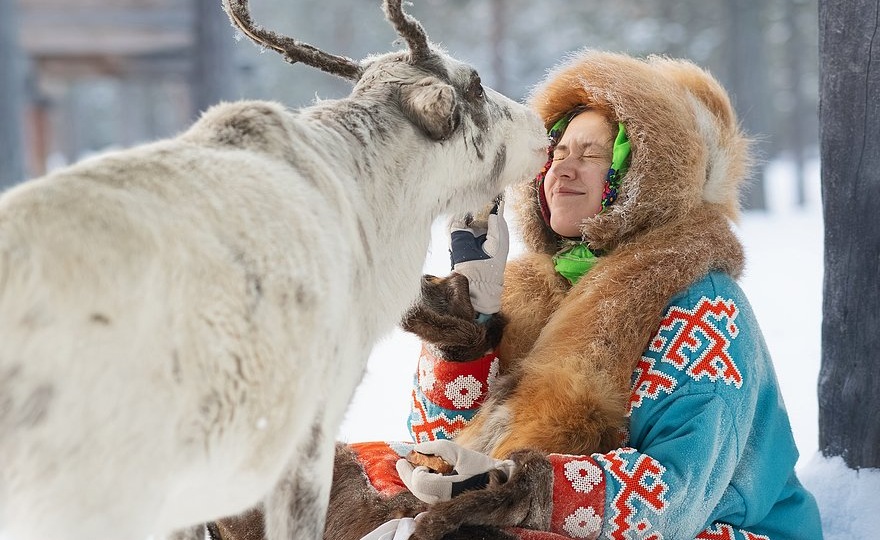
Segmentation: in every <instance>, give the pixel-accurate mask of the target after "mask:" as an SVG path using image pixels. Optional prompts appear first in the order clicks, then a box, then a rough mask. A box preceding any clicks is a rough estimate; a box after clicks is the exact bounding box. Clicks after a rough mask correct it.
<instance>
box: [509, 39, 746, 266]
mask: <svg viewBox="0 0 880 540" xmlns="http://www.w3.org/2000/svg"><path fill="white" fill-rule="evenodd" d="M529 101H530V105H531V106H532V108H533V109H534V110H536V111H537V112H538V114H539V116H541V118H542V119H543V121H544V124H545V126H546V127H547V128H548V129H549V128H550V126H552V125H553V123H554V122H556V120H558V119H559V118H560V117H561V116H562V115H563V114H565V113H566V112H568V111H570V110H571V109H573V108H574V107H576V106H578V105H587V106H589V107H591V108H594V109H597V110H599V111H600V112H603V113H604V114H606V115H607V116H609V117H610V118H612V119H614V120H616V121H619V122H622V123H623V124H624V125H625V126H626V129H627V134H628V135H629V139H630V143H631V145H632V152H631V158H630V159H631V162H630V167H629V171H628V172H627V173H626V175H625V176H624V178H623V181H622V184H621V188H620V195H619V198H618V199H617V201H616V202H615V203H614V204H613V205H611V206H610V207H609V208H608V209H607V210H606V211H605V212H603V213H602V214H600V215H598V216H596V217H595V218H592V219H589V220H587V221H585V223H584V224H583V226H582V229H581V231H582V233H583V235H584V238H585V239H586V240H587V241H588V242H589V244H590V247H591V248H592V249H594V250H596V249H598V250H604V251H606V252H607V251H609V250H613V249H614V248H615V247H616V246H618V245H620V244H621V243H625V242H627V241H628V240H630V239H632V238H633V237H636V236H638V235H639V234H641V233H643V232H644V231H646V230H650V229H652V228H655V227H657V226H659V225H663V224H668V223H670V222H674V221H675V220H677V219H679V217H681V216H683V215H687V214H690V213H692V212H693V211H694V210H695V209H696V208H698V207H704V208H706V209H711V212H713V213H718V214H720V215H723V216H725V217H727V218H729V219H732V220H733V219H736V217H737V214H738V211H739V189H740V185H741V184H742V182H743V180H744V178H745V177H746V175H747V174H748V168H749V165H750V162H749V159H748V150H749V143H748V140H747V139H746V137H745V136H744V134H743V132H742V131H741V130H740V127H739V125H738V123H737V121H736V117H735V114H734V111H733V108H732V107H731V104H730V101H729V99H728V97H727V94H726V92H725V91H724V89H723V88H722V87H721V86H720V85H719V84H718V82H717V81H716V80H715V79H714V78H713V77H712V76H711V75H709V74H708V73H707V72H705V71H704V70H702V69H700V68H699V67H697V66H696V65H694V64H693V63H691V62H688V61H685V60H676V59H670V58H664V57H659V56H650V57H648V58H647V59H644V60H643V59H637V58H633V57H630V56H625V55H620V54H614V53H607V52H597V51H590V50H586V51H581V52H578V53H574V54H572V55H571V56H570V57H569V58H568V59H567V60H566V61H564V62H563V63H561V64H560V65H559V66H557V67H556V68H555V69H553V70H552V71H551V72H550V73H549V74H548V76H547V77H546V78H545V80H544V81H543V82H542V83H540V84H539V85H538V86H537V87H536V88H535V89H534V90H533V92H532V95H531V96H530V98H529ZM520 191H521V193H520V194H519V195H520V201H521V202H520V207H519V208H518V210H519V214H520V219H521V226H522V229H523V235H524V240H525V242H526V245H527V246H528V247H529V249H530V250H532V251H536V252H544V253H555V252H556V251H557V250H558V249H559V241H560V240H561V238H560V237H559V236H558V235H556V234H555V233H553V231H551V230H550V228H549V227H548V226H547V225H546V224H545V223H544V221H543V219H542V218H541V212H540V205H539V203H538V199H537V191H536V190H535V188H534V186H533V185H531V184H524V185H522V186H521V189H520Z"/></svg>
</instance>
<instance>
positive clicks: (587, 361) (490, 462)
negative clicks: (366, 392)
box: [325, 51, 822, 540]
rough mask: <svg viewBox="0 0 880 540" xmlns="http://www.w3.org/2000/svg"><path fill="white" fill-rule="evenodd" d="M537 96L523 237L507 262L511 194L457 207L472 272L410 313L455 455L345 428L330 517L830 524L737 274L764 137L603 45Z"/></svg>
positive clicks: (347, 525)
mask: <svg viewBox="0 0 880 540" xmlns="http://www.w3.org/2000/svg"><path fill="white" fill-rule="evenodd" d="M531 103H532V106H533V107H534V108H535V109H536V110H537V111H538V113H539V114H540V115H541V116H542V117H543V118H544V120H545V124H546V125H547V127H548V129H549V130H550V135H551V142H552V147H551V156H550V159H549V161H548V165H547V167H545V171H543V172H542V174H541V175H539V176H538V179H537V180H536V182H535V184H534V185H529V186H524V187H523V189H522V190H521V191H522V193H521V195H522V197H521V205H520V207H519V211H520V212H519V214H520V218H521V220H522V223H521V225H522V229H523V234H524V241H525V245H526V247H527V250H528V252H527V253H526V254H525V255H524V256H523V257H521V258H519V259H518V260H516V261H512V262H511V263H510V264H507V265H506V266H505V261H504V259H505V258H506V228H505V226H504V224H503V219H502V218H501V216H500V215H499V214H501V212H499V213H497V214H492V215H490V216H489V217H488V219H487V220H486V222H485V223H483V222H482V221H480V220H478V221H477V222H475V223H468V222H467V221H465V222H460V223H456V225H457V227H455V228H454V230H453V233H452V234H453V238H452V254H453V262H454V268H455V270H456V272H455V273H453V274H452V275H451V276H450V277H448V278H445V279H440V278H432V277H428V278H426V279H425V281H424V284H423V297H422V299H421V301H420V302H419V304H417V305H416V306H414V307H413V309H412V310H411V311H410V312H409V313H408V314H407V316H406V317H405V320H404V327H405V328H406V329H408V330H409V331H412V332H414V333H416V334H417V335H419V336H420V337H421V338H422V339H423V341H424V343H425V347H424V348H423V352H422V355H421V358H420V361H419V370H418V376H417V379H416V387H415V390H414V393H413V403H414V405H413V413H412V415H411V418H410V427H411V431H412V433H413V437H414V439H415V440H416V442H418V443H420V444H418V445H416V450H419V451H422V452H425V453H429V454H435V455H437V456H440V457H442V458H444V459H445V460H446V461H447V462H449V463H450V464H451V465H452V466H453V467H454V469H455V470H454V473H453V474H446V475H442V474H439V473H436V472H433V471H432V470H431V469H428V468H427V467H425V466H417V463H418V461H417V460H415V459H413V461H415V462H416V464H413V463H410V462H409V461H407V460H403V459H401V457H402V456H404V455H406V453H407V452H408V451H409V450H410V449H411V447H412V445H397V444H386V443H375V444H359V445H352V446H351V447H340V449H339V451H338V453H337V460H336V470H335V473H334V487H333V493H332V495H331V504H330V512H329V515H328V521H327V531H326V532H325V538H332V539H340V538H359V537H360V536H362V535H363V534H366V533H367V532H368V531H370V530H372V529H373V528H375V527H376V526H377V525H380V524H382V523H384V522H386V521H388V520H389V519H391V518H401V517H405V516H413V515H415V514H416V513H419V512H423V513H422V515H421V516H420V517H419V518H418V519H417V520H416V521H415V522H413V521H412V520H404V521H398V522H393V521H392V522H390V523H388V524H385V525H383V527H384V528H380V529H378V530H377V531H376V532H375V533H374V534H373V537H375V538H380V537H381V538H391V537H393V536H394V534H397V535H398V536H397V537H405V536H406V535H407V534H409V532H408V529H407V531H404V529H406V528H414V533H413V536H412V538H418V539H435V538H437V539H439V538H516V537H520V538H565V537H568V538H598V537H600V536H601V537H602V538H606V537H607V538H653V539H661V538H666V539H690V538H725V539H761V538H772V539H778V538H785V539H792V540H795V539H797V540H801V539H803V540H808V539H809V540H814V539H820V538H822V533H821V529H820V524H819V515H818V509H817V507H816V504H815V501H814V500H813V498H812V496H811V495H810V494H809V493H808V492H806V491H805V490H804V489H803V487H801V485H800V483H799V482H798V480H797V478H796V476H795V473H794V464H795V462H796V460H797V450H796V448H795V445H794V441H793V438H792V435H791V429H790V425H789V421H788V417H787V413H786V412H785V409H784V406H783V404H782V399H781V396H780V393H779V389H778V385H777V383H776V379H775V375H774V372H773V366H772V362H771V360H770V357H769V353H768V351H767V349H766V346H765V344H764V340H763V337H762V336H761V333H760V329H759V328H758V324H757V321H756V320H755V318H754V315H753V313H752V311H751V308H750V306H749V304H748V301H747V299H746V298H745V296H744V294H743V292H742V291H741V290H740V289H739V287H738V286H737V285H736V282H735V279H736V278H737V277H739V275H740V274H741V272H742V268H743V263H744V260H743V259H744V257H743V251H742V247H741V245H740V243H739V241H738V240H737V238H736V237H735V235H734V234H733V232H732V231H731V228H730V221H731V220H733V219H735V218H736V214H737V211H738V195H739V187H740V184H741V182H742V180H743V179H744V177H745V175H746V173H747V169H748V166H749V157H748V142H747V140H746V139H745V137H744V136H743V134H742V133H741V131H740V130H739V127H738V125H737V122H736V119H735V116H734V113H733V110H732V108H731V106H730V103H729V100H728V97H727V95H726V93H725V92H724V90H723V89H722V88H721V87H720V85H718V83H717V82H716V81H715V80H714V79H713V78H712V77H711V76H710V75H708V74H707V73H705V72H704V71H702V70H701V69H699V68H697V67H696V66H694V65H693V64H691V63H688V62H684V61H678V60H671V59H665V58H658V57H651V58H648V59H646V60H639V59H635V58H631V57H628V56H624V55H617V54H609V53H601V52H591V51H585V52H582V53H580V54H577V55H575V56H573V57H571V58H570V59H568V60H567V61H566V62H565V63H563V65H561V66H560V67H559V68H557V69H556V70H554V71H553V72H551V73H550V74H549V76H548V77H547V78H546V79H545V81H544V82H543V83H542V84H541V85H540V86H539V87H538V88H537V90H536V91H535V92H534V94H533V96H532V97H531ZM483 229H485V233H486V234H487V236H486V237H483V233H484V230H483ZM484 238H488V241H487V242H486V243H484V244H483V243H482V242H483V239H484ZM476 247H481V249H475V248H476ZM502 272H503V291H502V289H501V275H502ZM499 296H500V302H499ZM499 304H500V311H498V313H494V311H496V310H498V306H499ZM475 308H476V309H475ZM490 386H491V388H490ZM449 439H451V440H449ZM452 440H454V442H452ZM413 496H415V497H417V498H418V500H416V498H414V497H413ZM351 516H357V518H353V517H351ZM535 531H543V532H540V533H538V532H535ZM383 535H385V536H383Z"/></svg>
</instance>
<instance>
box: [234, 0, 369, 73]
mask: <svg viewBox="0 0 880 540" xmlns="http://www.w3.org/2000/svg"><path fill="white" fill-rule="evenodd" d="M223 4H224V7H225V10H226V14H227V15H229V19H230V20H232V24H234V25H235V26H236V27H238V28H239V29H240V30H241V31H242V32H243V33H244V35H246V36H247V37H249V38H251V39H252V40H253V41H254V42H256V43H257V44H258V45H262V46H265V47H269V48H270V49H273V50H275V51H277V52H279V53H281V55H282V56H283V57H284V60H285V61H287V62H290V63H291V64H295V63H297V62H302V63H303V64H305V65H307V66H312V67H315V68H318V69H320V70H321V71H324V72H327V73H331V74H333V75H337V76H339V77H343V78H345V79H349V80H353V81H357V80H358V79H360V78H361V75H362V74H363V72H364V70H363V68H362V67H361V66H360V65H359V64H358V63H357V62H355V61H354V60H352V59H351V58H348V57H346V56H336V55H333V54H329V53H326V52H324V51H322V50H320V49H317V48H315V47H313V46H311V45H309V44H308V43H303V42H302V41H298V40H296V39H293V38H289V37H287V36H281V35H278V34H276V33H275V32H272V31H271V30H266V29H264V28H262V27H258V26H256V25H255V24H254V21H253V19H252V18H251V14H250V10H249V8H248V0H223Z"/></svg>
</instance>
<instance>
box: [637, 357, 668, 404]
mask: <svg viewBox="0 0 880 540" xmlns="http://www.w3.org/2000/svg"><path fill="white" fill-rule="evenodd" d="M654 364H655V360H654V359H652V358H646V357H644V356H643V357H642V358H641V360H639V365H638V366H636V369H635V371H634V372H633V373H634V374H635V375H636V382H635V383H633V388H632V394H630V397H629V411H628V412H627V415H631V414H632V411H633V409H635V408H636V407H640V406H641V405H642V400H643V399H644V398H650V399H657V398H658V397H659V396H660V392H661V391H663V392H666V393H667V394H671V393H672V391H673V390H675V387H676V381H675V377H672V376H671V375H667V374H665V373H663V372H662V371H657V370H655V369H654Z"/></svg>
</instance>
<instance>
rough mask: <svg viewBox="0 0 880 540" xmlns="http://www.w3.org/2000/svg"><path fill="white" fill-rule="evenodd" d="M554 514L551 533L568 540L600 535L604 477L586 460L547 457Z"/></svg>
mask: <svg viewBox="0 0 880 540" xmlns="http://www.w3.org/2000/svg"><path fill="white" fill-rule="evenodd" d="M548 459H549V460H550V463H551V464H552V465H553V513H552V515H551V517H550V530H551V531H552V532H555V533H559V534H563V535H566V536H567V537H568V538H586V539H589V540H594V539H595V538H598V536H599V533H600V532H601V531H602V517H603V514H604V512H605V473H604V471H602V468H601V467H599V465H598V464H596V461H595V460H593V458H591V457H589V456H569V455H563V454H550V455H549V456H548Z"/></svg>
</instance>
